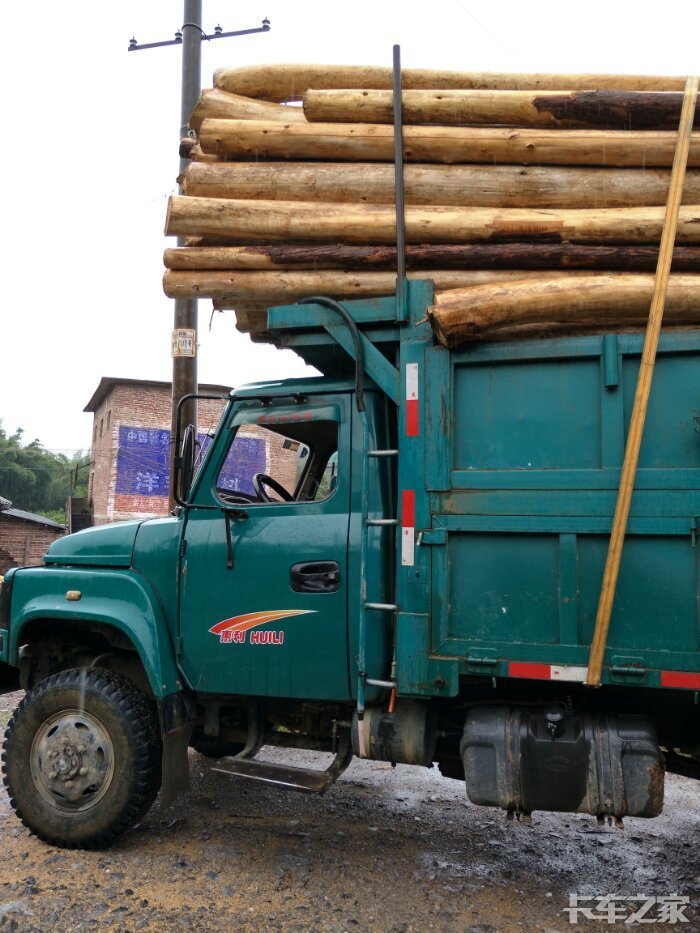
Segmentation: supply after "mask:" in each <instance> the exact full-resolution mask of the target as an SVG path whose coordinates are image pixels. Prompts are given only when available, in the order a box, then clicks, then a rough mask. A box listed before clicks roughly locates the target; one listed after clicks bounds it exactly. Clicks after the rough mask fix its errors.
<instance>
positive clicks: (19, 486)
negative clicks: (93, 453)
mask: <svg viewBox="0 0 700 933" xmlns="http://www.w3.org/2000/svg"><path fill="white" fill-rule="evenodd" d="M23 433H24V432H23V431H22V429H21V428H18V429H17V430H16V431H15V433H14V434H8V433H7V432H6V431H5V429H4V428H3V426H2V421H0V496H3V498H5V499H9V500H10V501H11V502H12V505H13V506H14V507H15V508H17V509H24V510H25V511H27V512H36V513H38V514H39V515H45V516H47V517H48V518H52V519H54V521H60V522H64V521H65V504H66V499H67V498H68V496H69V495H78V496H80V495H85V494H86V488H87V472H88V471H87V466H88V463H89V461H88V458H87V457H86V455H85V454H84V453H83V451H76V453H74V454H73V456H72V457H70V458H69V457H66V456H65V455H64V454H58V453H54V452H53V451H50V450H46V449H45V448H44V447H43V446H42V444H41V441H39V440H38V439H35V440H33V441H32V442H31V443H29V444H23V443H22V436H23Z"/></svg>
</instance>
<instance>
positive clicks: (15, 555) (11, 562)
mask: <svg viewBox="0 0 700 933" xmlns="http://www.w3.org/2000/svg"><path fill="white" fill-rule="evenodd" d="M63 533H64V532H63V531H62V530H61V529H59V528H47V527H46V526H45V525H39V524H36V523H34V522H29V521H25V520H24V519H20V518H14V517H13V516H11V515H3V513H2V512H0V574H4V573H6V572H7V571H8V570H9V569H10V567H34V566H36V565H37V564H41V563H42V560H43V557H44V554H45V553H46V551H47V548H48V546H49V545H50V544H51V543H52V542H53V541H55V540H56V538H60V537H61V536H62V535H63Z"/></svg>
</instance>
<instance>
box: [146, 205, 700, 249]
mask: <svg viewBox="0 0 700 933" xmlns="http://www.w3.org/2000/svg"><path fill="white" fill-rule="evenodd" d="M405 216H406V239H407V242H409V243H460V244H461V243H467V242H472V241H479V240H501V241H503V240H522V239H530V238H532V239H544V240H549V241H550V242H552V241H561V242H563V241H572V240H573V241H576V240H578V241H584V242H608V243H655V242H658V240H659V238H660V236H661V227H662V223H663V216H664V209H663V208H660V207H634V208H624V207H620V208H602V209H600V210H572V211H567V210H560V211H549V210H547V211H545V210H539V211H531V210H526V209H521V208H510V209H504V210H495V209H491V208H456V207H407V208H406V211H405ZM165 232H166V235H178V236H215V237H221V236H224V237H231V238H235V239H238V240H239V241H240V240H243V241H244V242H248V243H249V242H251V241H253V242H255V241H257V242H266V243H272V242H278V241H283V242H285V241H295V240H315V241H319V240H326V241H332V242H341V243H363V244H373V243H389V244H392V243H394V242H395V240H396V216H395V211H394V208H393V207H391V206H389V205H382V204H327V205H326V206H325V208H324V210H323V211H319V209H318V205H317V204H314V203H308V202H304V201H239V200H222V199H216V198H188V197H182V196H174V197H171V198H170V201H169V205H168V214H167V218H166V226H165ZM677 242H678V243H679V244H683V243H686V244H693V243H700V206H689V207H682V208H681V214H680V221H679V225H678V234H677Z"/></svg>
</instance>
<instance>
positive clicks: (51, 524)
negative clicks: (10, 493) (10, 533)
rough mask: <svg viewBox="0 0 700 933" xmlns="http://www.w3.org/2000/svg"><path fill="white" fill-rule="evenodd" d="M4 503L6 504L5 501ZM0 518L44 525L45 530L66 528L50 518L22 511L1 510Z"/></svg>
mask: <svg viewBox="0 0 700 933" xmlns="http://www.w3.org/2000/svg"><path fill="white" fill-rule="evenodd" d="M4 501H5V502H7V499H5V500H4ZM10 504H11V503H10ZM0 518H18V519H20V520H21V521H23V522H34V523H35V524H37V525H46V527H47V528H60V529H61V530H63V529H64V528H65V527H66V526H65V525H61V524H59V523H58V522H55V521H54V520H53V519H51V518H46V516H45V515H35V513H34V512H25V511H24V510H23V509H6V508H5V509H2V511H0Z"/></svg>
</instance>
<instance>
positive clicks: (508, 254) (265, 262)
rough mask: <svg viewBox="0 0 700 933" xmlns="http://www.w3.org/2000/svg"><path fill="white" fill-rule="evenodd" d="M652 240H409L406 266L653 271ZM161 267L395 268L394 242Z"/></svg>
mask: <svg viewBox="0 0 700 933" xmlns="http://www.w3.org/2000/svg"><path fill="white" fill-rule="evenodd" d="M658 257H659V251H658V249H657V247H655V246H591V245H578V244H573V243H528V242H525V243H475V244H465V245H461V246H450V245H423V246H407V247H406V262H407V265H408V268H409V269H483V270H487V269H569V270H575V269H598V270H601V269H607V270H610V271H617V272H623V271H627V272H653V271H654V270H655V269H656V263H657V260H658ZM163 261H164V264H165V267H166V268H167V269H171V270H173V271H180V272H186V271H198V270H206V269H219V270H222V271H226V270H228V271H245V270H250V271H261V272H262V271H265V270H268V269H269V270H272V269H277V270H279V271H285V270H302V269H341V270H351V269H358V270H366V271H370V270H372V269H395V268H396V247H394V246H350V245H344V244H342V243H324V244H301V243H291V244H290V243H279V244H274V243H273V244H267V245H261V246H223V247H198V246H195V247H188V248H178V249H166V250H165V254H164V257H163ZM673 269H674V271H676V272H700V247H693V246H677V247H676V248H675V249H674V251H673Z"/></svg>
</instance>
